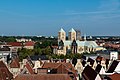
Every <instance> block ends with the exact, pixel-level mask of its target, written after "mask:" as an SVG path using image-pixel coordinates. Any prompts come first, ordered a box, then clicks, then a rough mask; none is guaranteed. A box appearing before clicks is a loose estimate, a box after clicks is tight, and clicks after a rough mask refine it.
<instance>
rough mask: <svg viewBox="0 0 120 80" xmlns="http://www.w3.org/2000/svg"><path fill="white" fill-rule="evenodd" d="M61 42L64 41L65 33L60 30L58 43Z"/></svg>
mask: <svg viewBox="0 0 120 80" xmlns="http://www.w3.org/2000/svg"><path fill="white" fill-rule="evenodd" d="M61 40H62V41H65V40H66V33H65V31H64V30H63V29H62V28H61V29H60V31H59V32H58V42H59V41H61Z"/></svg>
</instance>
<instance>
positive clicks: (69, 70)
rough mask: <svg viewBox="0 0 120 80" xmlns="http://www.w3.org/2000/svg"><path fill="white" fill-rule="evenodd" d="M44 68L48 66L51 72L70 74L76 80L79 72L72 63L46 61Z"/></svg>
mask: <svg viewBox="0 0 120 80" xmlns="http://www.w3.org/2000/svg"><path fill="white" fill-rule="evenodd" d="M42 68H47V69H48V73H49V74H69V76H70V77H71V78H72V79H73V80H76V77H77V73H76V70H75V69H74V67H73V66H72V64H71V63H64V62H60V63H51V62H49V63H44V64H43V66H42Z"/></svg>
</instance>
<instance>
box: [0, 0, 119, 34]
mask: <svg viewBox="0 0 120 80" xmlns="http://www.w3.org/2000/svg"><path fill="white" fill-rule="evenodd" d="M60 28H63V29H64V30H65V31H66V33H68V31H69V30H70V29H71V28H74V29H77V30H80V31H81V33H82V35H84V34H86V35H90V36H120V0H0V35H11V36H14V35H19V36H22V35H26V36H33V35H45V36H57V34H58V31H59V30H60Z"/></svg>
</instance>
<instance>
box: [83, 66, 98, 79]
mask: <svg viewBox="0 0 120 80" xmlns="http://www.w3.org/2000/svg"><path fill="white" fill-rule="evenodd" d="M82 76H83V78H84V79H85V80H95V78H96V76H97V72H95V70H93V69H92V68H91V67H90V66H89V65H87V66H86V67H85V69H84V70H83V72H82Z"/></svg>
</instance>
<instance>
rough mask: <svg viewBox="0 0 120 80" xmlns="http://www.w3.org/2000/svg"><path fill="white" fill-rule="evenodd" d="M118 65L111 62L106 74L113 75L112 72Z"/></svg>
mask: <svg viewBox="0 0 120 80" xmlns="http://www.w3.org/2000/svg"><path fill="white" fill-rule="evenodd" d="M118 63H119V62H118V61H116V60H114V61H113V62H112V64H111V65H110V67H109V69H108V71H107V73H113V72H114V70H115V68H116V67H117V65H118Z"/></svg>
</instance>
